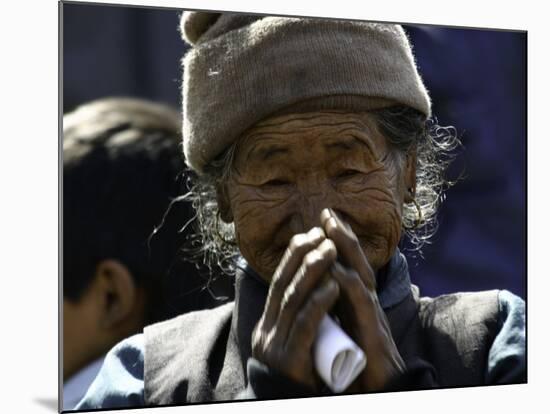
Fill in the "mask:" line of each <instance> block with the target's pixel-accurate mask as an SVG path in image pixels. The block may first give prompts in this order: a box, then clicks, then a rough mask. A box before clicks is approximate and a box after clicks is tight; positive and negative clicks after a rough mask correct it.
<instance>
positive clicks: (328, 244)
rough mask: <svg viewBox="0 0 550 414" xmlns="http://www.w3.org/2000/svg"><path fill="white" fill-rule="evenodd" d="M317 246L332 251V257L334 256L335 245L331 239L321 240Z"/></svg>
mask: <svg viewBox="0 0 550 414" xmlns="http://www.w3.org/2000/svg"><path fill="white" fill-rule="evenodd" d="M319 248H320V249H321V250H323V251H333V252H334V257H336V245H335V244H334V242H333V241H332V240H330V239H325V240H323V242H322V243H321V244H320V245H319Z"/></svg>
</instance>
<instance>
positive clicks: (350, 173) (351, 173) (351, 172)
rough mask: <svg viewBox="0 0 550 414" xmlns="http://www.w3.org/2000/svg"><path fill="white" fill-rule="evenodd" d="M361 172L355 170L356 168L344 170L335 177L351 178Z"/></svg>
mask: <svg viewBox="0 0 550 414" xmlns="http://www.w3.org/2000/svg"><path fill="white" fill-rule="evenodd" d="M359 174H361V172H360V171H357V170H344V171H342V172H340V173H339V174H338V175H337V176H336V177H337V178H351V177H355V176H356V175H359Z"/></svg>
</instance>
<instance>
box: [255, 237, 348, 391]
mask: <svg viewBox="0 0 550 414" xmlns="http://www.w3.org/2000/svg"><path fill="white" fill-rule="evenodd" d="M335 262H336V247H335V245H334V243H333V242H332V241H331V240H329V239H327V238H326V237H325V234H324V232H323V230H321V229H320V228H313V229H312V230H310V231H309V232H308V233H306V234H298V235H296V236H294V237H293V238H292V240H291V242H290V244H289V247H288V249H287V250H286V252H285V254H284V256H283V258H282V259H281V262H280V263H279V266H278V268H277V270H276V271H275V274H274V275H273V279H272V281H271V286H270V289H269V294H268V297H267V301H266V305H265V308H264V313H263V315H262V317H261V318H260V320H259V321H258V324H257V325H256V327H255V329H254V332H253V335H252V355H253V356H254V357H255V358H256V359H257V360H259V361H261V362H263V363H264V364H265V365H267V366H268V367H270V368H272V369H275V370H276V371H278V372H279V373H280V374H283V375H284V376H286V377H288V378H289V379H291V380H293V381H295V382H297V383H300V384H304V385H306V386H309V387H311V388H312V390H315V389H317V388H318V386H319V385H320V379H319V377H318V375H317V373H316V372H315V368H314V365H313V357H312V345H313V342H314V340H315V338H316V336H317V331H318V329H319V325H320V322H321V320H322V318H323V316H325V315H326V314H327V312H328V311H329V310H330V309H331V308H332V306H333V305H334V303H335V302H336V299H337V298H338V296H339V294H340V288H339V285H338V283H337V282H336V280H335V279H333V278H330V277H328V271H329V268H330V267H331V266H333V265H334V264H335Z"/></svg>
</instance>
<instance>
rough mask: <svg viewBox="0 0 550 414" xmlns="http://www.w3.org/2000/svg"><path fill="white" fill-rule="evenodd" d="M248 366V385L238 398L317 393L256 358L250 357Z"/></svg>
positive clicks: (281, 396) (276, 397)
mask: <svg viewBox="0 0 550 414" xmlns="http://www.w3.org/2000/svg"><path fill="white" fill-rule="evenodd" d="M246 368H247V374H248V385H247V387H246V388H245V389H244V390H243V391H242V392H240V393H239V394H238V395H237V397H236V399H238V400H255V399H278V398H299V397H312V396H315V395H316V394H315V393H314V392H313V391H312V390H311V389H310V388H309V387H306V386H304V385H302V384H299V383H296V382H294V381H292V380H290V379H288V378H287V377H285V376H283V375H281V374H279V373H278V372H276V371H275V370H273V369H270V368H269V367H267V366H266V365H265V364H263V363H261V362H260V361H258V360H257V359H255V358H252V357H251V358H249V359H248V362H247V367H246ZM325 394H327V392H326V390H325V392H323V393H319V394H317V395H318V396H319V395H325Z"/></svg>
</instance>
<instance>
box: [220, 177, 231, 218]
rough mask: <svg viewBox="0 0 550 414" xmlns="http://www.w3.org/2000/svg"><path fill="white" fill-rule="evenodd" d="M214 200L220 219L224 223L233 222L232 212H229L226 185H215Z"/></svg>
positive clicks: (229, 205) (229, 206)
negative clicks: (216, 203)
mask: <svg viewBox="0 0 550 414" xmlns="http://www.w3.org/2000/svg"><path fill="white" fill-rule="evenodd" d="M216 200H217V202H218V211H219V212H220V217H221V219H222V220H223V221H224V222H225V223H231V222H232V221H233V211H232V210H231V202H230V201H229V196H228V194H227V185H225V184H218V185H216Z"/></svg>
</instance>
